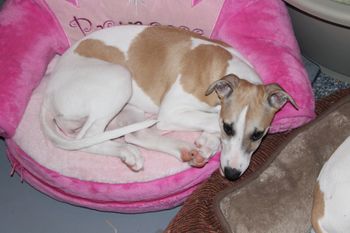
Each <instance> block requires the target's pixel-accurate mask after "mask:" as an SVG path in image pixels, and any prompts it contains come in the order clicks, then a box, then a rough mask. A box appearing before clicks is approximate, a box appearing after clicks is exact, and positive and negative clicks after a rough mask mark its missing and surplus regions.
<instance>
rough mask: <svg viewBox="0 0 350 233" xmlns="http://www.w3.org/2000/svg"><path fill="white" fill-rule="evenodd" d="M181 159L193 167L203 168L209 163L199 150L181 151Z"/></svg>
mask: <svg viewBox="0 0 350 233" xmlns="http://www.w3.org/2000/svg"><path fill="white" fill-rule="evenodd" d="M181 159H182V161H184V162H188V164H189V165H191V166H193V167H203V166H204V165H205V164H206V163H207V160H206V159H205V158H204V157H203V156H202V155H201V154H200V152H199V151H198V150H197V149H192V150H188V149H181Z"/></svg>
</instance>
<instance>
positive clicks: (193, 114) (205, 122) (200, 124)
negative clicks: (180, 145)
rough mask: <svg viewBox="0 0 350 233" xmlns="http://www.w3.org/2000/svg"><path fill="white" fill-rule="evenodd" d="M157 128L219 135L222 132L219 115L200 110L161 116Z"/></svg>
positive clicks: (179, 111)
mask: <svg viewBox="0 0 350 233" xmlns="http://www.w3.org/2000/svg"><path fill="white" fill-rule="evenodd" d="M158 120H159V122H158V123H157V127H158V128H159V129H161V130H186V131H206V132H210V133H217V132H219V131H220V126H219V116H218V114H217V113H212V112H204V111H200V110H191V111H187V110H178V111H171V112H170V113H166V114H159V118H158Z"/></svg>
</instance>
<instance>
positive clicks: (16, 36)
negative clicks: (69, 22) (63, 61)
mask: <svg viewBox="0 0 350 233" xmlns="http://www.w3.org/2000/svg"><path fill="white" fill-rule="evenodd" d="M0 35H1V36H0V71H1V72H0V100H1V101H0V112H1V114H0V136H3V137H11V136H13V135H14V133H15V130H16V127H17V125H18V123H19V122H20V120H21V117H22V114H23V112H24V110H25V108H26V105H27V103H28V100H29V98H30V96H31V94H32V91H33V89H34V88H35V87H36V86H37V85H38V83H39V82H40V80H41V79H42V77H43V75H44V73H45V70H46V66H47V64H48V62H49V61H50V60H51V59H52V57H53V56H54V54H55V53H56V52H57V53H59V52H63V51H64V50H65V49H66V48H67V45H68V43H67V41H65V39H64V38H65V35H64V33H63V32H62V31H61V30H60V28H59V27H58V26H57V22H56V21H55V20H54V19H53V18H52V17H51V15H50V14H49V12H48V9H47V8H45V6H43V5H39V4H37V3H34V2H33V1H25V0H22V1H21V0H8V1H6V2H5V4H4V6H3V8H2V10H1V12H0Z"/></svg>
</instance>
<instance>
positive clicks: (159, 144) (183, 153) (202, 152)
mask: <svg viewBox="0 0 350 233" xmlns="http://www.w3.org/2000/svg"><path fill="white" fill-rule="evenodd" d="M125 141H126V142H128V143H131V144H134V145H137V146H141V147H144V148H147V149H150V150H156V151H160V152H163V153H167V154H170V155H172V156H174V157H175V158H177V159H178V160H180V161H183V162H188V163H189V164H190V165H191V166H196V167H202V166H204V164H205V163H206V162H207V161H208V159H209V158H210V157H211V156H212V155H214V154H215V153H216V152H217V151H218V149H219V146H220V140H219V137H218V135H216V134H210V133H206V132H203V133H202V135H201V136H200V137H199V138H198V139H197V140H196V143H195V144H193V143H189V142H186V141H183V140H179V139H175V138H170V137H166V136H163V135H162V131H160V130H158V129H156V128H150V129H144V130H141V131H138V132H135V133H132V134H128V135H125Z"/></svg>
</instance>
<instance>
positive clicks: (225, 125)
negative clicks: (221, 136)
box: [223, 122, 236, 137]
mask: <svg viewBox="0 0 350 233" xmlns="http://www.w3.org/2000/svg"><path fill="white" fill-rule="evenodd" d="M223 129H224V132H225V133H226V134H227V136H231V137H233V136H234V135H235V134H236V132H235V130H234V128H233V123H231V124H229V123H226V122H223Z"/></svg>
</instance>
